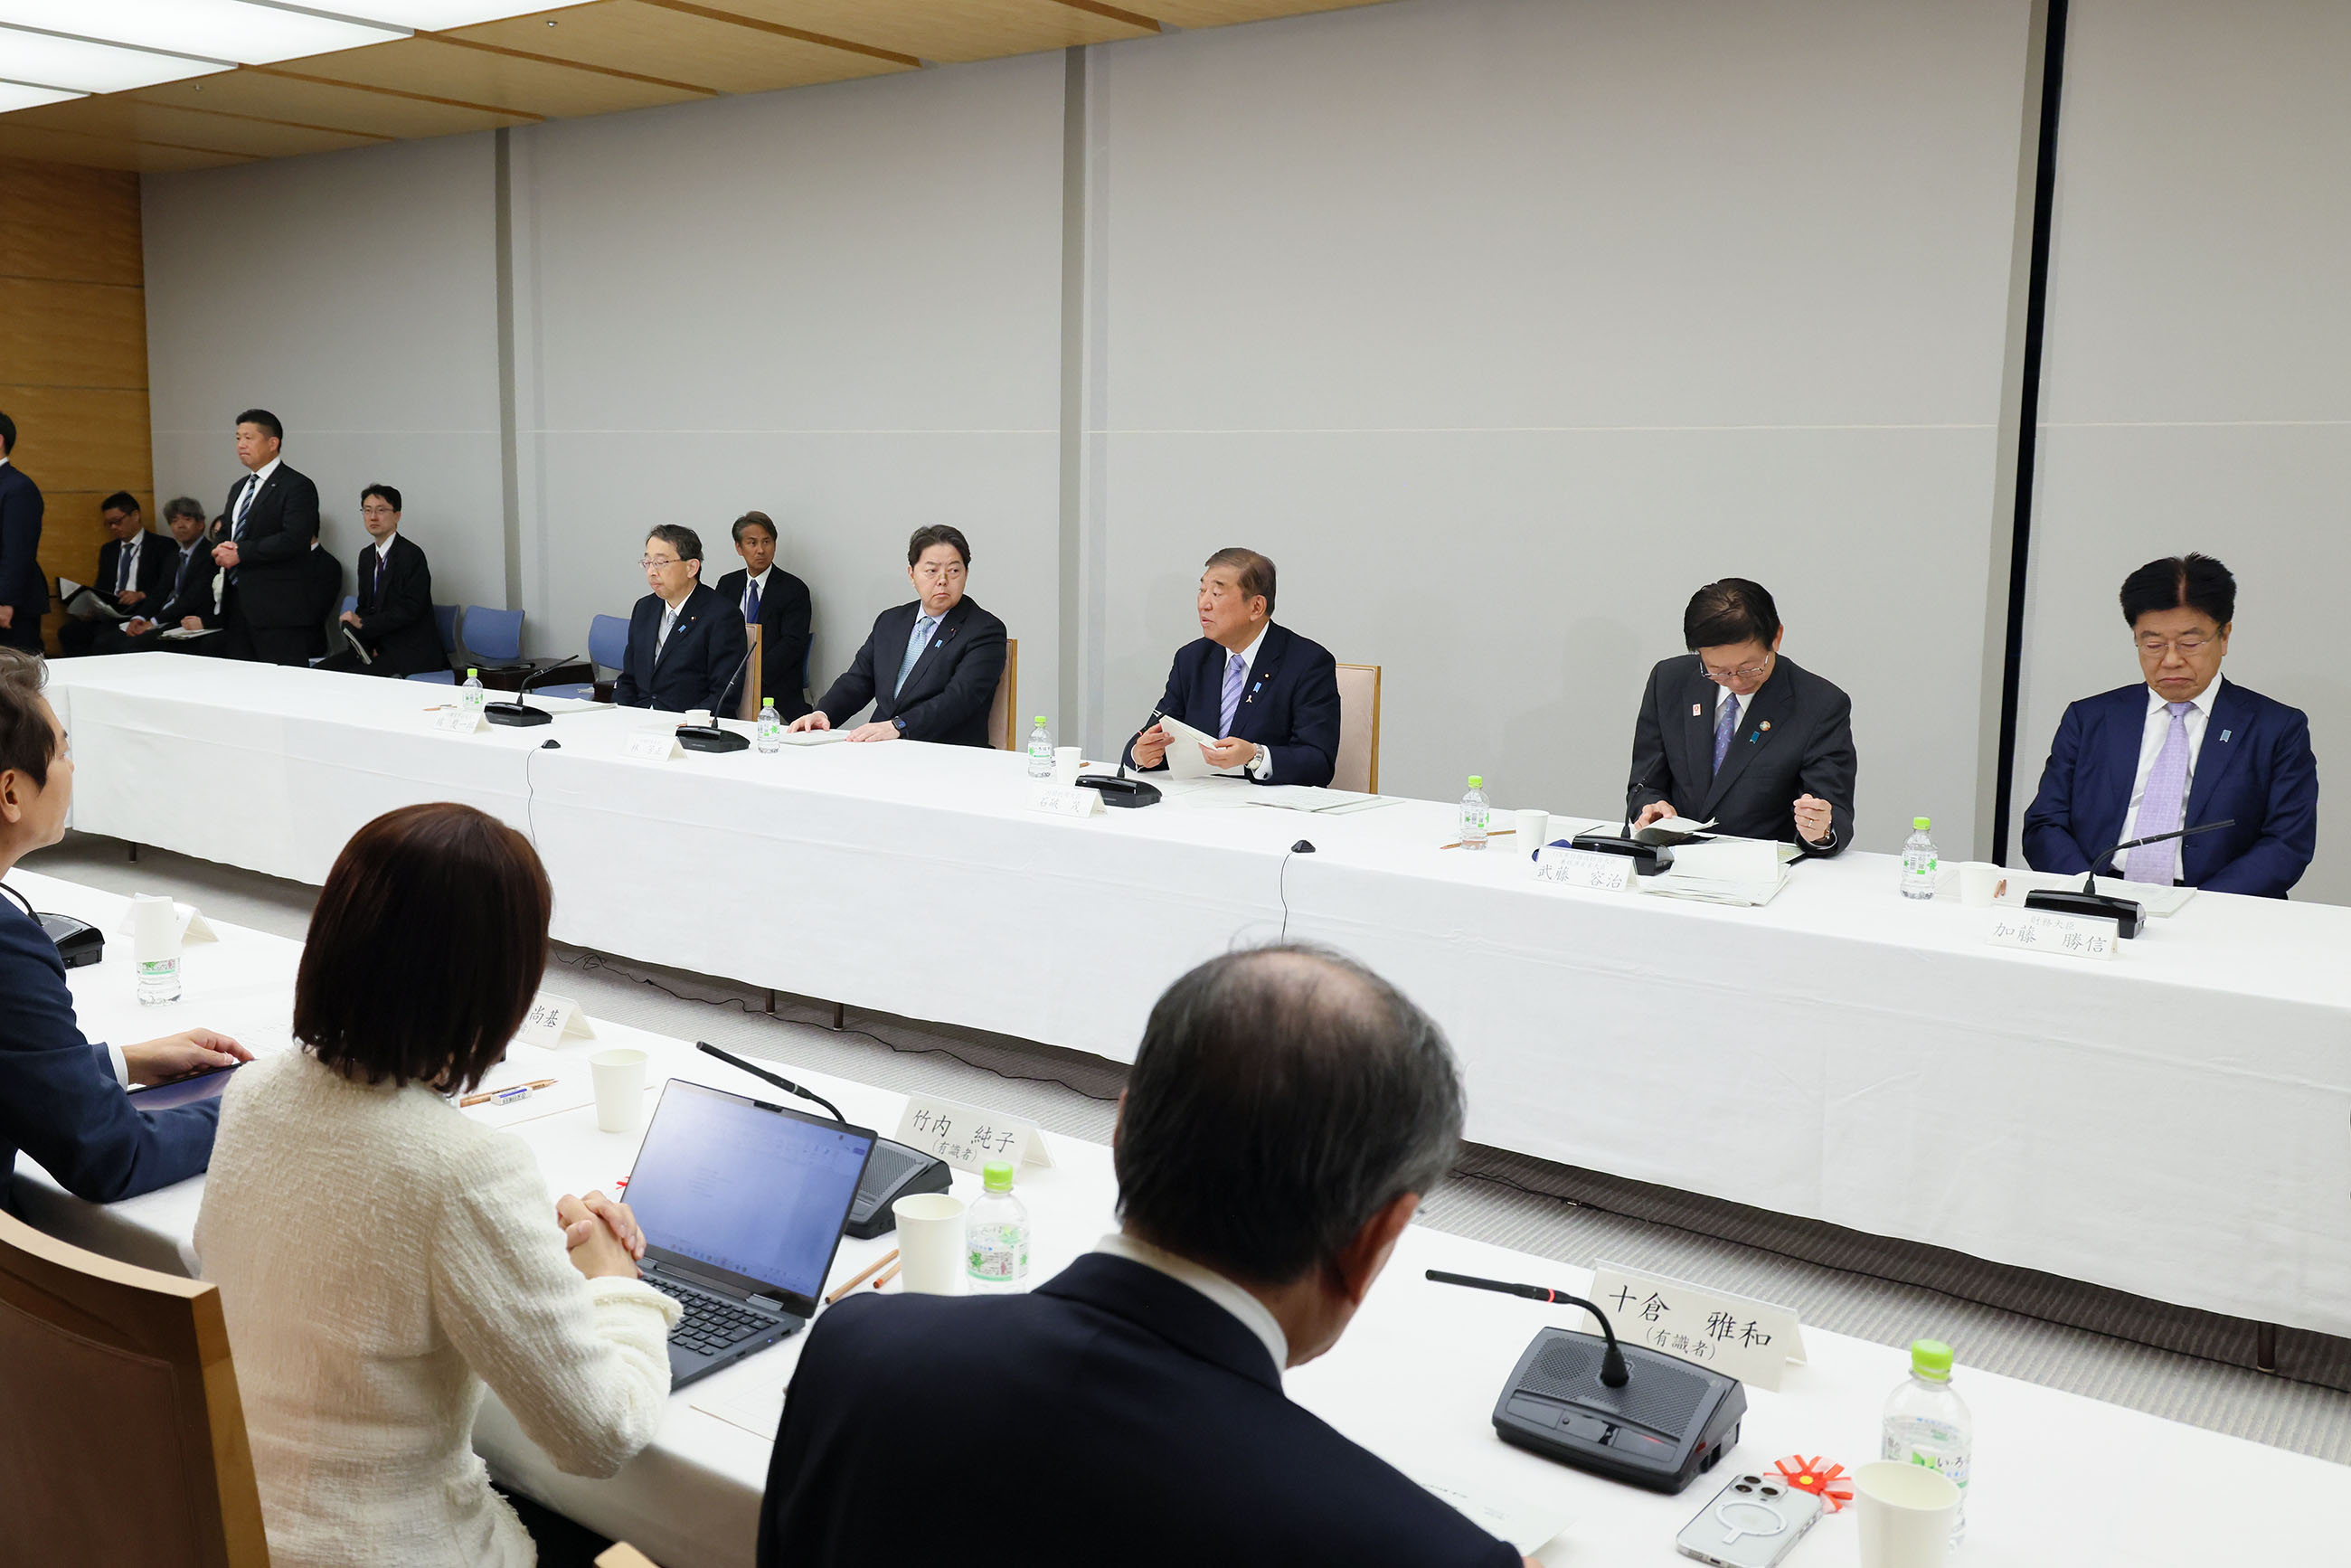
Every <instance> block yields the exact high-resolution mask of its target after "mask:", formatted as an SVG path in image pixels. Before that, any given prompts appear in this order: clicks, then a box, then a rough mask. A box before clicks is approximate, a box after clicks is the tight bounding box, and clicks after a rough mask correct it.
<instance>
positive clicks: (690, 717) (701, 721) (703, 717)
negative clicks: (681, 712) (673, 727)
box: [678, 707, 710, 727]
mask: <svg viewBox="0 0 2351 1568" xmlns="http://www.w3.org/2000/svg"><path fill="white" fill-rule="evenodd" d="M678 722H679V723H680V724H690V725H694V726H695V727H707V726H708V725H709V723H710V710H709V709H708V708H706V707H691V708H688V709H686V710H685V716H684V718H682V719H680V720H678Z"/></svg>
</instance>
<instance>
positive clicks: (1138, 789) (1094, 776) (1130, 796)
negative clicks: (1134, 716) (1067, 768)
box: [1078, 708, 1165, 808]
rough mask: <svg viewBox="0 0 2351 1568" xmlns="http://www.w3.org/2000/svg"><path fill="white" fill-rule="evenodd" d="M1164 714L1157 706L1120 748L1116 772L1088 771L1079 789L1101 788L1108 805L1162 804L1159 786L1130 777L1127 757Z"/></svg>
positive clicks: (1103, 798)
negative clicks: (1137, 742)
mask: <svg viewBox="0 0 2351 1568" xmlns="http://www.w3.org/2000/svg"><path fill="white" fill-rule="evenodd" d="M1164 716H1165V715H1164V714H1162V712H1161V711H1160V710H1159V709H1157V708H1153V709H1152V710H1151V716H1150V717H1149V718H1146V719H1144V721H1143V727H1142V728H1141V729H1137V730H1136V731H1135V732H1134V734H1133V735H1131V736H1129V737H1127V738H1126V744H1125V745H1124V746H1122V747H1119V748H1118V772H1117V773H1116V774H1114V775H1113V774H1109V773H1089V774H1086V775H1085V776H1083V777H1082V778H1081V779H1079V780H1078V788H1079V789H1095V790H1099V791H1101V793H1102V804H1103V805H1105V806H1121V807H1127V808H1133V807H1137V806H1155V805H1157V804H1159V800H1160V793H1159V786H1158V785H1156V784H1152V783H1147V782H1145V781H1144V780H1143V779H1129V778H1128V777H1127V776H1126V758H1127V753H1129V752H1130V751H1132V750H1134V743H1135V742H1136V741H1138V740H1140V739H1142V738H1143V731H1144V730H1145V729H1149V728H1150V727H1152V726H1153V725H1155V724H1157V723H1158V722H1159V721H1160V719H1161V718H1162V717H1164Z"/></svg>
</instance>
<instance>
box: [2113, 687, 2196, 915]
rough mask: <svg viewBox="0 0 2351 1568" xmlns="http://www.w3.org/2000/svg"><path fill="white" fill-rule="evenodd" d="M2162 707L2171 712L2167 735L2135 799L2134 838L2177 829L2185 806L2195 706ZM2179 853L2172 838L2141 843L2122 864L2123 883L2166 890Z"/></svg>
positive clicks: (2132, 833) (2177, 704)
mask: <svg viewBox="0 0 2351 1568" xmlns="http://www.w3.org/2000/svg"><path fill="white" fill-rule="evenodd" d="M2163 706H2166V707H2168V708H2169V709H2170V710H2171V733H2170V734H2168V735H2167V736H2165V737H2163V749H2162V750H2160V751H2158V752H2157V753H2156V754H2155V766H2154V767H2152V768H2148V769H2147V789H2146V790H2145V791H2144V792H2143V793H2142V794H2141V795H2140V796H2139V798H2138V820H2137V821H2135V822H2133V823H2132V824H2131V837H2132V838H2135V839H2143V838H2145V837H2147V834H2149V833H2168V832H2171V831H2174V830H2175V829H2177V828H2178V827H2179V813H2180V810H2181V808H2182V807H2184V806H2186V805H2187V803H2188V710H2189V708H2191V707H2193V706H2195V705H2194V704H2193V703H2166V704H2164V705H2163ZM2178 856H2179V841H2177V840H2174V839H2167V840H2165V841H2163V842H2162V843H2159V844H2141V845H2140V846H2139V847H2138V848H2137V849H2135V850H2133V851H2131V852H2130V858H2129V859H2128V860H2126V861H2125V862H2123V880H2125V881H2126V882H2150V883H2156V884H2157V885H2158V886H2161V887H2169V886H2170V885H2171V882H2172V877H2171V871H2172V867H2173V866H2174V865H2175V864H2176V863H2178V861H2177V857H2178Z"/></svg>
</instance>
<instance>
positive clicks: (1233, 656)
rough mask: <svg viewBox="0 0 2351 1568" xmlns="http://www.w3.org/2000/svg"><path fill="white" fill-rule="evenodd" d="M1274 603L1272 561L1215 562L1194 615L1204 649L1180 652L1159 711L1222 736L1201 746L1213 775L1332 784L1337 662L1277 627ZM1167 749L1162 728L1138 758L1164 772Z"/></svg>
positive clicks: (1220, 556)
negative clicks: (1223, 771) (1227, 772)
mask: <svg viewBox="0 0 2351 1568" xmlns="http://www.w3.org/2000/svg"><path fill="white" fill-rule="evenodd" d="M1273 601H1274V570H1273V562H1272V561H1271V560H1270V559H1267V558H1266V557H1264V556H1262V555H1259V553H1258V552H1257V551H1255V550H1253V549H1238V548H1235V549H1220V550H1218V551H1217V553H1216V554H1214V555H1212V556H1210V557H1209V558H1208V560H1207V565H1206V566H1205V567H1203V568H1202V569H1201V571H1200V592H1199V597H1198V599H1197V601H1196V602H1195V604H1194V606H1193V608H1194V610H1195V611H1196V612H1197V614H1198V616H1199V620H1200V637H1199V640H1198V641H1197V642H1194V643H1186V644H1185V645H1184V646H1183V647H1181V648H1179V649H1177V650H1176V651H1175V664H1173V665H1172V666H1170V668H1169V669H1168V672H1167V689H1166V691H1165V692H1164V693H1162V694H1161V695H1160V698H1159V706H1158V708H1157V710H1156V711H1157V712H1158V713H1160V714H1163V715H1165V716H1167V717H1169V718H1173V719H1175V720H1177V721H1179V722H1181V723H1184V724H1188V725H1190V726H1191V727H1193V728H1194V729H1196V730H1198V731H1199V732H1200V733H1201V734H1203V735H1213V736H1216V737H1218V738H1217V742H1216V744H1215V745H1213V746H1203V747H1199V752H1200V756H1201V758H1203V759H1204V760H1205V761H1207V763H1208V764H1209V765H1210V766H1211V767H1215V768H1239V769H1240V770H1241V772H1242V773H1243V775H1245V776H1246V777H1248V778H1249V779H1254V780H1256V781H1257V782H1258V783H1259V784H1311V785H1327V784H1328V783H1330V782H1331V778H1332V773H1333V772H1334V771H1335V770H1336V768H1337V766H1338V761H1339V664H1338V661H1337V660H1335V659H1333V658H1332V657H1331V653H1330V650H1329V649H1327V648H1325V647H1323V646H1322V644H1321V643H1316V642H1313V641H1312V640H1311V639H1309V638H1305V637H1301V636H1300V635H1299V634H1298V633H1297V632H1292V631H1291V630H1290V628H1289V627H1287V626H1281V625H1277V624H1276V623H1275V622H1274V619H1273ZM1169 744H1170V740H1169V737H1168V734H1167V732H1166V731H1165V729H1163V728H1161V727H1160V726H1159V725H1158V723H1157V722H1156V721H1154V722H1153V723H1152V725H1151V726H1150V727H1148V728H1146V729H1145V730H1144V732H1143V733H1142V734H1141V735H1139V736H1136V737H1134V747H1133V749H1132V751H1131V753H1130V756H1131V758H1132V760H1133V762H1134V766H1135V767H1137V768H1144V769H1146V770H1147V769H1150V768H1165V766H1167V761H1166V758H1167V747H1168V746H1169Z"/></svg>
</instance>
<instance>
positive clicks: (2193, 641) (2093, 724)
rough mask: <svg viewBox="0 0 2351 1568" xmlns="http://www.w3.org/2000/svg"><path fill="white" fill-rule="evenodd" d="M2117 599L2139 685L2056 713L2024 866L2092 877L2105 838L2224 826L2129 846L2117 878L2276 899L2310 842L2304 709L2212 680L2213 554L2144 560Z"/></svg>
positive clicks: (2223, 582) (2223, 641)
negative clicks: (2054, 735)
mask: <svg viewBox="0 0 2351 1568" xmlns="http://www.w3.org/2000/svg"><path fill="white" fill-rule="evenodd" d="M2122 605H2123V619H2124V620H2125V621H2126V622H2129V624H2130V629H2131V636H2132V638H2133V640H2134V641H2135V642H2136V643H2137V645H2138V667H2139V674H2140V676H2141V677H2142V680H2141V682H2140V684H2137V685H2127V686H2122V687H2118V688H2117V689H2116V690H2114V691H2111V692H2106V693H2104V694H2102V695H2098V696H2095V697H2084V698H2083V699H2082V700H2081V701H2079V702H2077V703H2074V704H2072V705H2071V706H2068V707H2067V708H2066V709H2065V716H2064V718H2063V719H2061V720H2059V721H2058V725H2057V738H2056V739H2055V740H2054V741H2053V743H2052V744H2051V746H2050V748H2049V764H2048V766H2047V767H2046V768H2043V770H2042V774H2041V790H2040V793H2038V794H2037V795H2035V796H2034V797H2033V798H2032V806H2031V808H2030V809H2029V810H2026V811H2025V813H2024V858H2025V861H2026V862H2027V863H2028V864H2030V865H2031V866H2032V869H2033V870H2035V871H2047V872H2071V873H2082V872H2087V871H2088V870H2089V869H2090V857H2091V856H2092V855H2095V854H2098V853H2101V852H2104V851H2105V848H2106V846H2107V845H2109V844H2112V843H2117V842H2120V841H2124V840H2127V839H2137V838H2144V837H2145V836H2147V834H2149V833H2166V832H2170V831H2174V830H2175V829H2179V828H2192V827H2194V826H2196V825H2197V824H2198V823H2199V822H2214V821H2228V820H2231V819H2233V825H2231V826H2230V827H2226V828H2220V829H2216V830H2215V831H2211V832H2209V833H2199V834H2197V835H2196V836H2195V837H2194V838H2190V839H2176V840H2173V841H2170V842H2168V843H2161V844H2144V845H2141V846H2140V847H2139V848H2137V849H2135V850H2129V851H2126V859H2125V860H2124V862H2123V863H2122V865H2121V867H2120V868H2119V870H2120V873H2121V874H2122V876H2123V877H2124V878H2125V879H2126V881H2130V882H2141V883H2158V884H2159V885H2163V886H2169V885H2171V884H2173V883H2185V884H2186V885H2188V886H2190V887H2201V888H2209V889H2210V890H2211V891H2212V892H2214V893H2246V894H2255V895H2257V896H2260V897H2264V898H2283V897H2284V896H2285V894H2286V890H2287V889H2288V888H2290V887H2292V886H2293V885H2294V883H2296V882H2298V881H2300V880H2301V879H2302V873H2304V871H2306V870H2307V869H2309V866H2310V857H2311V855H2312V854H2313V853H2314V852H2316V850H2317V847H2318V761H2317V758H2314V757H2313V756H2312V755H2311V749H2310V720H2309V718H2308V717H2307V716H2304V714H2303V712H2302V711H2301V710H2300V709H2299V708H2291V707H2288V706H2285V704H2283V703H2281V702H2273V701H2271V700H2270V699H2269V698H2268V697H2265V696H2262V695H2261V694H2259V693H2258V692H2252V691H2248V690H2247V689H2246V688H2244V687H2243V686H2241V685H2237V684H2236V683H2235V682H2233V681H2224V680H2222V679H2221V678H2220V660H2221V659H2222V657H2224V656H2225V655H2226V654H2227V653H2228V652H2229V629H2230V627H2231V624H2233V623H2234V622H2235V619H2236V614H2237V580H2236V579H2235V578H2234V577H2233V576H2231V575H2230V572H2229V569H2228V568H2227V567H2225V566H2222V565H2221V564H2220V562H2219V561H2217V560H2214V559H2212V558H2211V557H2210V556H2207V555H2187V556H2175V557H2170V558H2167V559H2163V560H2151V561H2149V562H2147V564H2146V565H2145V566H2143V567H2140V568H2139V569H2138V570H2137V571H2135V572H2132V573H2131V574H2130V576H2129V577H2127V578H2126V579H2124V580H2123V591H2122ZM2101 869H2110V868H2101Z"/></svg>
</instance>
